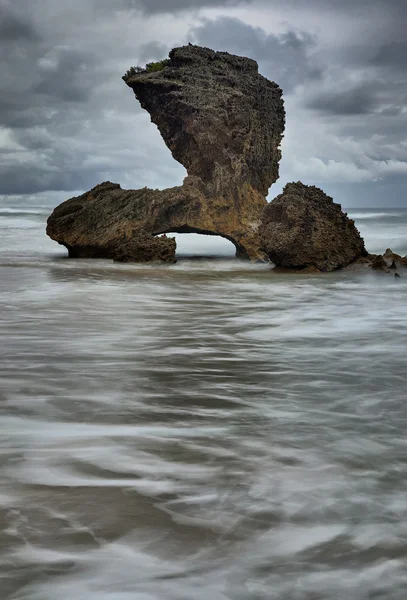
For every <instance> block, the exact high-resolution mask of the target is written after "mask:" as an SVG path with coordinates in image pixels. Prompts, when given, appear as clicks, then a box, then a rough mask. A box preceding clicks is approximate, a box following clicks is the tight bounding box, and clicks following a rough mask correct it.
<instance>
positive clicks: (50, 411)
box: [0, 206, 407, 600]
mask: <svg viewBox="0 0 407 600" xmlns="http://www.w3.org/2000/svg"><path fill="white" fill-rule="evenodd" d="M10 208H14V210H15V211H16V212H13V211H10V210H9V209H10ZM17 208H19V207H17ZM17 208H16V207H7V206H3V207H2V206H0V227H2V229H1V241H0V336H1V340H2V344H1V347H0V378H1V389H0V411H1V422H2V432H1V435H0V484H1V486H0V531H1V534H0V590H1V594H0V598H1V600H3V599H4V600H67V599H68V598H69V599H70V598H75V600H105V599H106V600H135V599H136V600H162V599H165V600H167V599H168V600H184V599H185V600H187V599H188V600H190V599H191V598H194V599H197V600H221V599H222V600H224V599H230V600H247V599H249V598H250V599H253V600H266V599H267V600H269V599H273V600H274V599H276V600H325V599H334V600H342V599H344V598H350V599H357V600H359V599H360V600H364V599H366V600H367V599H373V598H375V599H377V598H386V600H387V599H394V600H396V599H397V600H399V599H400V600H404V598H405V597H406V589H407V441H406V437H405V431H406V427H407V413H406V408H405V402H406V395H407V394H406V389H407V370H406V358H405V348H406V332H407V316H406V311H405V305H406V294H407V271H406V274H405V275H404V274H403V275H404V276H403V277H402V278H401V279H399V280H395V279H394V277H393V276H388V275H381V274H374V273H372V272H370V271H369V272H368V271H366V272H362V273H359V272H358V273H356V272H352V271H350V272H337V273H333V274H327V275H323V276H309V275H302V276H298V275H297V276H296V275H279V274H275V273H273V272H272V271H271V270H270V268H269V267H268V266H266V265H250V264H247V263H241V262H238V261H235V260H231V259H230V258H227V257H224V258H223V259H219V260H202V261H191V260H187V259H184V260H180V261H179V263H177V265H175V266H170V267H165V266H164V267H151V266H135V265H115V264H113V263H111V262H110V261H103V260H100V261H87V260H78V261H75V260H67V259H65V258H64V251H63V249H61V248H59V247H58V246H57V245H55V244H54V243H52V242H51V241H50V240H47V238H46V237H45V235H44V233H43V224H44V218H45V216H46V214H47V213H48V212H49V210H48V209H47V208H46V207H38V209H37V208H36V207H32V206H31V207H30V208H29V209H28V210H27V207H20V209H21V210H20V212H18V211H17ZM7 210H8V211H9V212H7ZM30 211H32V212H30ZM375 212H376V213H377V212H379V211H375ZM350 213H351V211H350ZM358 215H359V216H358ZM355 217H356V222H357V225H358V226H359V227H360V229H361V231H362V233H363V235H364V236H365V238H366V240H367V242H368V248H369V250H371V251H373V252H374V251H383V250H385V248H386V247H387V246H391V247H392V248H393V250H395V251H399V252H401V253H402V254H403V255H404V254H406V253H407V247H406V246H407V236H406V235H405V234H406V233H407V231H406V229H407V212H405V211H399V212H397V211H393V212H389V211H387V212H386V211H384V214H382V215H377V214H376V215H374V211H356V210H355ZM384 232H386V233H388V236H387V237H386V238H385V239H384ZM215 242H216V238H211V243H215ZM188 243H191V242H188ZM188 243H187V245H186V246H185V247H184V249H185V248H186V249H188ZM220 243H222V242H220ZM217 248H218V250H217V251H219V249H220V246H218V247H217ZM195 249H196V247H195ZM220 251H223V252H227V248H226V246H223V247H222V249H221V250H220Z"/></svg>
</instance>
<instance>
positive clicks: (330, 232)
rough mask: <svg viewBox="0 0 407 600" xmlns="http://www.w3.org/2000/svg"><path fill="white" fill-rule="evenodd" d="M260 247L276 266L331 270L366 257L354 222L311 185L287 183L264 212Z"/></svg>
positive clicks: (260, 231)
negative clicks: (261, 246)
mask: <svg viewBox="0 0 407 600" xmlns="http://www.w3.org/2000/svg"><path fill="white" fill-rule="evenodd" d="M259 233H260V236H261V241H262V245H263V247H264V249H265V251H266V253H267V255H268V257H269V258H270V260H271V261H273V262H274V263H275V264H276V265H277V266H282V267H288V268H290V269H304V268H307V267H308V268H309V267H314V268H315V267H316V268H317V269H319V270H320V271H333V270H335V269H339V268H341V267H344V266H347V265H349V264H350V263H352V262H353V261H355V260H357V259H359V258H360V257H363V256H366V255H367V252H366V250H365V245H364V242H363V239H362V238H361V237H360V234H359V232H358V230H357V229H356V227H355V224H354V221H352V220H351V219H349V218H348V217H347V215H346V214H345V213H344V212H342V210H341V207H340V205H339V204H335V203H334V202H333V200H332V198H330V197H329V196H327V195H326V194H325V193H324V192H323V191H322V190H321V189H319V188H317V187H315V186H307V185H304V184H303V183H301V182H300V181H299V182H297V183H289V184H287V185H286V186H285V188H284V190H283V193H282V194H280V195H279V196H277V198H275V199H274V200H273V201H272V202H271V203H270V204H269V205H268V206H267V207H266V209H265V211H264V216H263V222H262V225H261V227H260V230H259Z"/></svg>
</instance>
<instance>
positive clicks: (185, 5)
mask: <svg viewBox="0 0 407 600" xmlns="http://www.w3.org/2000/svg"><path fill="white" fill-rule="evenodd" d="M125 1H126V4H127V6H129V7H134V8H138V7H139V8H141V9H142V10H143V11H144V12H145V13H150V14H151V13H170V12H175V11H180V10H186V9H197V8H204V7H206V6H233V5H236V4H239V2H241V1H242V0H125ZM249 1H251V0H249Z"/></svg>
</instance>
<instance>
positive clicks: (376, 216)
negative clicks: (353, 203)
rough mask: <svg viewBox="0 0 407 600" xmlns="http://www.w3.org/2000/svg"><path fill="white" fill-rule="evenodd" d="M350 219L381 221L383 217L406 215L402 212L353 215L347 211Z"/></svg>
mask: <svg viewBox="0 0 407 600" xmlns="http://www.w3.org/2000/svg"><path fill="white" fill-rule="evenodd" d="M348 214H349V215H350V216H351V217H352V219H382V218H385V217H390V218H393V217H403V216H406V213H403V212H390V211H389V212H375V213H354V212H351V211H349V213H348Z"/></svg>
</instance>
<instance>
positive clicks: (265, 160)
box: [47, 46, 285, 260]
mask: <svg viewBox="0 0 407 600" xmlns="http://www.w3.org/2000/svg"><path fill="white" fill-rule="evenodd" d="M124 80H125V82H126V83H127V85H128V86H129V87H131V88H132V89H133V91H134V93H135V95H136V97H137V99H138V100H139V101H140V103H141V105H142V107H143V108H145V109H146V110H147V111H148V112H149V113H150V116H151V120H152V121H153V122H154V123H155V124H156V125H157V127H158V129H159V131H160V133H161V135H162V137H163V139H164V141H165V143H166V144H167V146H168V147H169V149H170V150H171V152H172V155H173V157H174V158H175V159H176V160H177V161H179V162H180V163H181V164H183V165H184V166H185V168H186V169H187V171H188V177H186V179H185V180H184V183H183V185H182V186H179V187H175V188H170V189H167V190H163V191H159V190H151V189H147V188H145V189H142V190H122V189H121V188H120V186H119V185H117V184H112V183H110V182H106V183H104V184H101V185H99V186H96V188H93V189H92V190H90V191H89V192H86V193H85V194H83V195H82V196H80V197H78V198H72V199H70V200H67V201H66V202H64V203H63V204H61V205H60V206H58V207H57V208H56V209H55V210H54V212H53V213H52V215H51V216H50V218H49V219H48V224H47V233H48V235H49V236H50V237H51V238H52V239H54V240H55V241H57V242H59V243H60V244H63V245H64V246H66V247H67V248H68V252H69V255H70V256H89V257H93V256H99V257H100V256H103V257H113V256H115V255H117V252H118V249H119V248H120V247H121V246H123V244H128V242H129V240H131V239H132V238H133V237H134V236H136V235H137V234H138V233H139V232H140V231H145V232H146V233H149V234H151V235H156V234H159V233H165V232H181V233H182V232H196V233H206V234H212V235H220V236H223V237H225V238H227V239H229V240H230V241H232V242H233V243H234V244H235V246H236V251H237V256H240V257H244V258H250V259H252V260H262V259H265V258H266V256H265V253H264V251H263V249H262V247H261V242H260V238H259V235H258V227H259V225H260V222H261V218H262V214H263V211H264V208H265V206H266V205H267V203H266V199H265V197H266V195H267V192H268V188H269V187H270V185H271V184H272V183H273V182H274V181H276V179H277V177H278V163H279V160H280V157H281V153H280V142H281V138H282V134H283V131H284V123H285V113H284V106H283V100H282V92H281V90H280V88H279V87H278V85H277V84H276V83H273V82H271V81H268V80H267V79H266V78H264V77H262V76H261V75H259V73H258V66H257V63H256V62H255V61H253V60H251V59H248V58H242V57H238V56H233V55H230V54H228V53H226V52H214V51H213V50H209V49H208V48H200V47H198V46H184V47H181V48H175V49H174V50H172V51H171V52H170V55H169V60H168V61H167V63H166V64H165V66H164V68H163V69H162V70H159V71H154V72H146V71H142V72H134V70H133V72H132V73H129V74H127V75H126V76H125V77H124Z"/></svg>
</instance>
